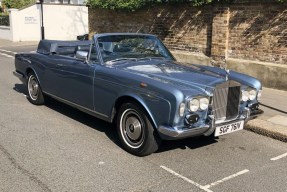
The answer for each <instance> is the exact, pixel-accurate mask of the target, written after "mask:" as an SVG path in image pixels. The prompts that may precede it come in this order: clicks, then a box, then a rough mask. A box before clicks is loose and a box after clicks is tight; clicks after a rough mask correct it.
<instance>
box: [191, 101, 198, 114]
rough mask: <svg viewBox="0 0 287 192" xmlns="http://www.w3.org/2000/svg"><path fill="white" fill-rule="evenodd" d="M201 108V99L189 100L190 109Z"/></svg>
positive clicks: (193, 110)
mask: <svg viewBox="0 0 287 192" xmlns="http://www.w3.org/2000/svg"><path fill="white" fill-rule="evenodd" d="M198 109H199V101H198V99H192V100H191V101H189V110H190V111H192V112H195V111H197V110H198Z"/></svg>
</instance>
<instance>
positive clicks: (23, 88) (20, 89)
mask: <svg viewBox="0 0 287 192" xmlns="http://www.w3.org/2000/svg"><path fill="white" fill-rule="evenodd" d="M13 90H14V91H17V92H18V93H22V94H24V95H27V90H26V86H25V85H24V84H15V85H14V87H13Z"/></svg>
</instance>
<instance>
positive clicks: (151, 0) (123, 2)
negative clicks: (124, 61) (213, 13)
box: [86, 0, 287, 11]
mask: <svg viewBox="0 0 287 192" xmlns="http://www.w3.org/2000/svg"><path fill="white" fill-rule="evenodd" d="M233 1H234V0H86V4H87V5H88V6H90V7H92V8H104V9H118V10H128V11H134V10H136V9H139V8H141V7H143V6H146V5H150V4H159V3H190V4H192V5H193V6H202V5H206V4H210V3H228V2H229V3H231V2H233ZM263 1H264V0H263ZM273 1H276V2H281V3H283V2H286V1H287V0H273Z"/></svg>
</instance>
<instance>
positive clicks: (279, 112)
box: [0, 39, 287, 142]
mask: <svg viewBox="0 0 287 192" xmlns="http://www.w3.org/2000/svg"><path fill="white" fill-rule="evenodd" d="M37 44H38V42H11V41H7V40H3V39H0V47H5V46H12V47H17V46H25V45H27V46H28V45H37ZM260 103H261V105H260V108H261V109H262V110H264V114H263V115H261V116H260V117H258V118H257V119H254V120H250V121H249V122H248V123H247V125H246V126H245V129H247V130H250V131H253V132H256V133H258V134H262V135H265V136H268V137H272V138H274V139H278V140H280V141H283V142H287V91H281V90H277V89H270V88H263V93H262V99H261V101H260Z"/></svg>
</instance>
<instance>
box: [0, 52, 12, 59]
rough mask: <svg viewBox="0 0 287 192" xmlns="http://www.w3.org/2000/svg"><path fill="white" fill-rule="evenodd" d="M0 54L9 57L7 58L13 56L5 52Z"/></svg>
mask: <svg viewBox="0 0 287 192" xmlns="http://www.w3.org/2000/svg"><path fill="white" fill-rule="evenodd" d="M0 55H2V56H5V57H9V58H14V57H13V56H11V55H8V54H6V53H0Z"/></svg>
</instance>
